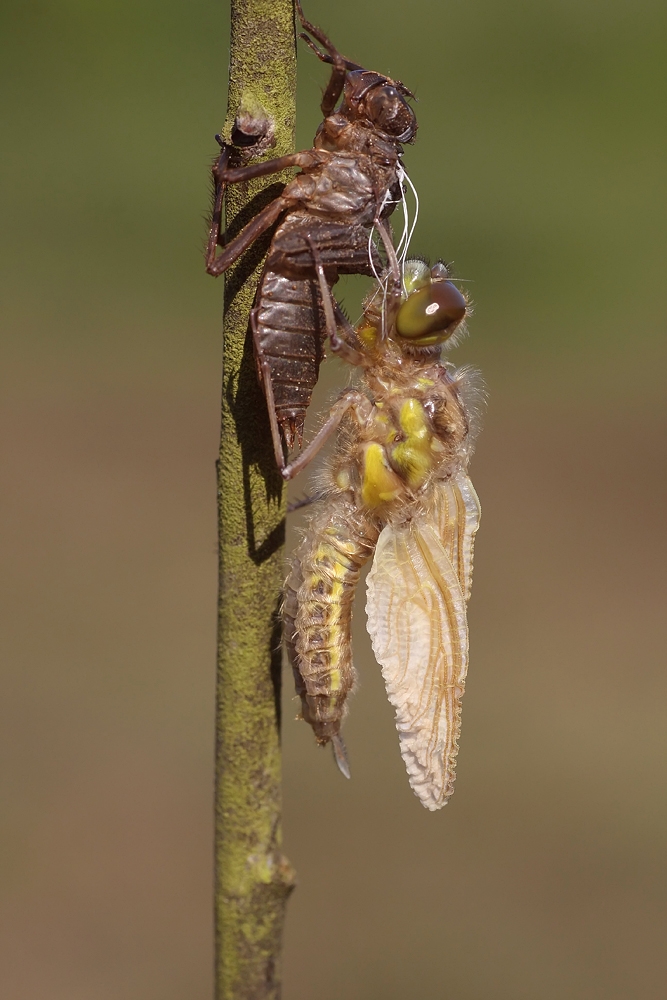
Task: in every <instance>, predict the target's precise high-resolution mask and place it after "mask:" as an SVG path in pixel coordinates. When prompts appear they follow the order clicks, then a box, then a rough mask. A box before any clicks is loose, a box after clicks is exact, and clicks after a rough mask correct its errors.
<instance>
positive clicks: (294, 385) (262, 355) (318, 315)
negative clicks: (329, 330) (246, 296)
mask: <svg viewBox="0 0 667 1000" xmlns="http://www.w3.org/2000/svg"><path fill="white" fill-rule="evenodd" d="M255 301H256V305H255V308H254V309H253V336H254V341H255V355H256V357H257V362H258V367H259V369H260V378H266V377H267V372H266V371H264V372H263V371H262V364H263V363H264V364H265V365H266V366H267V367H268V377H269V378H270V379H271V387H272V390H273V398H274V404H275V411H276V417H277V420H278V423H279V425H280V426H281V428H282V430H283V433H284V435H285V440H286V442H287V445H288V447H291V445H292V443H293V441H294V438H295V437H296V438H297V439H298V440H299V441H300V440H301V436H302V433H303V423H304V420H305V416H306V410H307V409H308V406H309V404H310V399H311V396H312V393H313V389H314V387H315V383H316V382H317V377H318V375H319V370H320V363H321V361H322V358H323V356H324V349H323V341H324V338H325V335H326V329H325V320H324V315H323V313H322V305H321V300H320V294H319V289H318V287H317V282H316V281H314V280H312V281H311V280H310V279H308V278H287V277H285V276H284V275H281V274H277V273H276V272H275V271H269V270H267V271H265V272H264V274H263V276H262V279H261V281H260V284H259V288H258V290H257V298H256V300H255Z"/></svg>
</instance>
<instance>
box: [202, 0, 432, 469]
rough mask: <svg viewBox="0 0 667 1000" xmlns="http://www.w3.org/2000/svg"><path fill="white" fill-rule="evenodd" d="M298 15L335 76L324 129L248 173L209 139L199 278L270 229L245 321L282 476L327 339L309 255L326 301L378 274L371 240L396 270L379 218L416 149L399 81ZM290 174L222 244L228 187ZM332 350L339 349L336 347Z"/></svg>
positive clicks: (222, 267)
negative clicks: (341, 283) (210, 197)
mask: <svg viewBox="0 0 667 1000" xmlns="http://www.w3.org/2000/svg"><path fill="white" fill-rule="evenodd" d="M296 6H297V11H298V15H299V18H300V20H301V24H302V26H303V28H304V29H305V31H306V32H308V34H302V35H301V37H302V38H303V39H304V40H305V41H306V42H307V43H308V44H309V45H310V47H311V48H312V49H313V51H314V52H315V53H316V54H317V56H318V58H320V59H321V60H322V61H323V62H326V63H328V64H330V65H331V78H330V80H329V83H328V85H327V88H326V90H325V92H324V95H323V98H322V104H321V107H322V114H323V115H324V120H323V122H322V123H321V125H320V127H319V128H318V130H317V134H316V136H315V140H314V143H313V148H312V149H309V150H304V151H302V152H299V153H293V154H291V155H288V156H282V157H278V158H276V159H273V160H267V161H264V162H260V163H256V164H251V165H248V166H238V165H236V164H235V150H234V147H233V146H231V145H228V144H226V143H225V142H223V140H222V139H220V137H219V136H216V138H217V139H218V142H219V143H220V145H221V146H222V152H221V153H220V156H219V157H218V159H217V161H216V163H215V165H214V167H213V179H214V203H213V215H212V220H211V229H210V235H209V240H208V245H207V250H206V270H207V271H208V273H209V274H212V275H219V274H222V273H223V272H224V271H226V270H227V269H228V268H229V267H230V266H231V265H232V264H233V263H234V262H235V261H236V260H238V258H239V257H240V256H241V254H242V253H243V252H244V251H245V250H247V249H248V247H249V246H250V245H251V244H252V243H253V242H254V241H255V240H256V239H257V238H258V237H259V236H260V235H261V234H262V233H264V232H266V231H267V230H269V229H270V228H271V227H272V226H274V225H276V224H277V228H276V230H275V232H274V234H273V238H272V240H271V245H270V248H269V254H268V257H267V260H266V264H265V267H264V270H263V273H262V276H261V278H260V282H259V286H258V289H257V294H256V298H255V305H254V308H253V310H252V313H251V317H250V320H251V328H252V333H253V342H254V348H255V357H256V360H257V369H258V375H259V379H260V381H261V383H262V385H263V387H264V392H265V395H266V399H267V405H268V411H269V418H270V421H271V434H272V438H273V447H274V452H275V457H276V462H277V464H278V466H279V468H281V469H282V468H284V466H285V464H286V463H285V457H284V445H286V446H287V449H288V450H289V449H290V448H291V447H292V445H293V444H294V442H295V440H296V441H298V443H299V444H300V443H301V439H302V433H303V424H304V419H305V414H306V410H307V408H308V405H309V404H310V400H311V396H312V391H313V388H314V386H315V383H316V382H317V378H318V374H319V366H320V362H321V360H322V357H323V353H324V341H325V338H326V335H327V326H326V322H325V317H324V312H323V301H322V295H321V290H320V285H319V282H318V280H317V277H316V274H315V268H314V263H313V256H312V252H311V244H312V243H314V244H315V245H316V247H317V251H318V253H319V259H320V261H321V266H322V270H323V273H324V276H325V284H326V288H327V295H328V294H329V290H330V289H331V288H332V286H333V285H334V284H335V282H336V281H337V280H338V277H339V276H340V275H342V274H366V275H371V274H373V273H377V271H378V270H380V269H381V268H382V264H381V260H380V255H379V254H378V250H377V248H376V247H375V245H374V243H373V241H372V234H373V231H374V230H375V231H377V233H378V235H379V238H380V241H381V244H382V247H383V250H384V254H385V256H386V258H387V261H388V262H389V263H390V264H394V263H395V253H394V248H393V244H392V236H391V231H390V228H389V225H388V222H387V217H388V216H389V214H390V213H391V212H392V211H393V209H394V207H395V204H396V202H397V201H399V200H400V199H401V198H402V197H403V190H402V179H403V176H404V170H403V166H402V161H401V156H402V152H403V145H402V144H403V143H406V142H412V141H413V139H414V137H415V134H416V131H417V121H416V118H415V115H414V112H413V110H412V108H411V107H410V105H409V104H408V100H407V99H408V98H410V97H412V95H411V94H410V91H409V90H408V89H407V88H406V87H404V86H403V84H402V83H400V82H399V81H394V80H391V79H390V78H389V77H387V76H383V75H382V74H380V73H375V72H373V71H371V70H366V69H364V68H363V67H362V66H359V65H358V64H356V63H353V62H350V60H348V59H345V58H344V57H343V56H342V55H341V54H340V53H339V52H338V51H337V50H336V48H335V47H334V46H333V45H332V43H331V42H330V41H329V39H328V38H327V36H326V35H325V34H324V33H323V32H322V31H321V30H320V29H319V28H317V27H315V26H314V25H312V24H310V22H309V21H307V20H306V19H305V17H304V15H303V11H302V10H301V6H300V4H299V3H298V0H297V4H296ZM309 36H312V38H311V37H309ZM312 39H315V40H316V41H317V42H318V43H319V44H320V45H321V46H322V48H323V50H324V51H322V50H321V49H320V48H318V46H317V45H316V44H315V42H314V41H312ZM339 101H340V104H339V106H338V108H336V105H337V104H338V102H339ZM289 167H299V168H300V171H301V172H300V173H298V174H297V175H296V176H295V177H294V178H293V179H292V180H291V181H290V182H289V183H288V184H287V185H286V186H285V188H284V189H283V191H282V193H281V194H280V195H279V196H278V197H277V198H275V199H274V200H273V201H272V202H270V204H269V205H267V206H266V207H265V208H264V209H263V210H262V211H261V212H259V214H258V215H257V216H255V218H254V219H252V221H251V222H249V223H248V225H246V227H245V228H244V229H243V230H242V231H241V232H240V233H239V234H238V235H237V236H236V237H235V238H234V239H232V240H230V241H229V242H227V238H226V234H225V233H223V232H221V218H222V203H223V199H224V195H225V190H226V188H227V186H228V185H229V184H237V183H239V182H242V181H247V180H250V179H251V178H253V177H261V176H266V175H269V174H273V173H277V172H279V171H281V170H285V169H286V168H289ZM219 246H220V247H222V250H221V252H220V253H218V252H217V250H218V247H219ZM394 270H395V269H394ZM331 347H332V350H334V351H335V350H337V341H336V338H335V337H334V339H333V342H332V344H331ZM281 434H282V437H281Z"/></svg>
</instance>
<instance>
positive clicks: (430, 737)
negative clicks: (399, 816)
mask: <svg viewBox="0 0 667 1000" xmlns="http://www.w3.org/2000/svg"><path fill="white" fill-rule="evenodd" d="M443 485H444V484H443ZM473 495H474V494H473ZM449 499H450V503H453V504H454V508H453V509H458V510H460V511H461V516H462V517H463V519H464V520H465V519H466V515H465V510H466V509H467V508H466V507H465V502H464V504H463V507H460V506H458V505H457V503H456V500H457V497H456V490H455V491H454V492H453V493H452V494H451V495H450V498H449ZM468 502H469V506H470V510H471V521H472V523H474V517H473V515H474V509H477V508H478V505H477V508H475V506H474V504H473V502H472V499H471V498H470V496H468ZM443 506H444V501H443ZM433 515H434V511H433V509H431V510H430V511H429V512H428V516H427V514H426V513H425V514H424V515H421V516H419V517H417V518H414V519H413V520H412V521H410V522H409V523H407V524H404V525H400V526H393V525H387V526H386V527H385V528H384V529H383V530H382V532H381V534H380V538H379V540H378V544H377V548H376V551H375V559H374V561H373V567H372V569H371V572H370V573H369V576H368V602H367V605H366V610H367V613H368V631H369V633H370V636H371V640H372V643H373V650H374V652H375V656H376V658H377V661H378V663H379V664H380V666H381V667H382V674H383V677H384V679H385V684H386V686H387V694H388V695H389V700H390V701H391V703H392V705H393V706H394V708H395V709H396V727H397V729H398V734H399V741H400V748H401V754H402V755H403V759H404V761H405V765H406V768H407V771H408V778H409V781H410V785H411V786H412V789H413V791H414V792H415V794H416V795H417V797H418V798H419V799H420V800H421V802H422V804H423V805H424V806H426V808H427V809H431V810H434V809H440V808H441V807H442V806H444V805H445V803H446V802H447V799H448V798H449V796H450V795H451V794H452V792H453V791H454V779H455V773H454V772H455V767H456V755H457V753H458V739H459V733H460V729H461V698H462V696H463V690H464V684H465V676H466V671H467V668H468V626H467V621H466V598H465V595H464V591H463V589H462V586H461V583H460V582H459V573H458V572H457V568H459V567H464V569H463V570H462V571H461V572H462V576H463V578H464V579H463V581H462V582H463V583H464V586H467V584H468V578H467V576H466V572H465V566H466V564H467V562H470V560H471V558H472V537H473V536H474V531H473V530H472V529H470V531H466V530H464V531H463V533H462V534H461V533H459V530H458V523H457V522H456V523H455V521H454V520H453V519H452V520H451V523H450V528H449V530H448V531H446V532H444V544H443V540H441V538H440V537H439V534H438V532H439V531H441V530H442V527H443V525H442V521H439V520H438V519H437V518H435V519H434V516H433ZM434 525H437V528H438V531H436V530H435V528H434ZM453 536H455V537H456V542H455V543H454V541H453ZM468 538H470V541H469V542H468ZM453 545H454V546H455V555H456V561H457V564H458V565H457V568H455V565H454V563H453V562H452V559H451V558H450V554H449V552H451V551H452V546H453ZM459 549H460V550H461V558H460V559H459V558H458V555H459ZM468 552H469V554H468V555H466V553H468Z"/></svg>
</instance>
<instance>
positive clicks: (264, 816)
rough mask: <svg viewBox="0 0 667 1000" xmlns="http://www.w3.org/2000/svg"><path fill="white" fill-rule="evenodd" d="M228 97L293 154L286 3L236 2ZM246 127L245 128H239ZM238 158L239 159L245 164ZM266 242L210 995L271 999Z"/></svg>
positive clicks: (280, 527) (242, 280)
mask: <svg viewBox="0 0 667 1000" xmlns="http://www.w3.org/2000/svg"><path fill="white" fill-rule="evenodd" d="M231 16H232V32H231V62H230V77H229V103H228V114H227V121H226V124H225V129H224V137H225V139H226V140H227V141H229V140H230V138H231V135H232V129H233V126H234V121H235V120H236V121H237V124H239V123H240V124H243V123H244V122H245V123H246V124H247V121H248V119H250V120H251V121H252V119H255V120H256V119H258V118H260V119H261V118H262V117H264V118H268V120H269V123H270V125H271V130H272V133H273V137H274V140H275V141H274V142H273V144H272V147H271V148H270V149H269V150H265V152H267V153H268V155H269V156H272V157H273V156H282V155H284V154H286V153H289V152H292V151H293V149H294V123H295V117H296V109H295V95H296V52H295V32H294V20H293V18H294V11H293V2H292V0H232V5H231ZM244 130H245V129H244ZM246 162H247V159H246ZM286 179H287V178H286V177H285V176H280V175H277V176H276V175H274V176H271V177H268V178H262V179H258V180H256V181H252V182H249V183H247V184H238V185H234V186H233V187H231V188H230V189H229V190H228V193H227V199H226V226H227V229H228V230H230V229H231V232H232V233H235V232H238V230H239V228H241V227H242V225H243V224H245V222H247V221H248V219H249V218H251V217H252V216H253V215H255V214H256V212H257V211H259V209H261V208H262V207H263V205H265V204H267V203H268V201H270V200H271V198H272V197H273V196H274V195H275V194H276V193H277V189H276V184H277V183H280V182H284V181H285V180H286ZM267 248H268V238H267V239H265V240H264V241H258V244H256V245H255V246H253V247H251V249H250V250H249V251H248V253H246V254H245V255H244V256H243V257H242V258H241V259H240V260H239V262H238V263H237V264H236V265H235V266H234V267H233V268H232V269H230V271H229V272H228V273H227V275H226V277H225V307H224V347H223V391H222V431H221V441H220V461H219V465H218V503H219V543H220V584H219V586H220V589H219V614H218V672H217V700H216V792H215V945H216V953H215V996H216V1000H265V998H266V1000H278V998H279V996H280V948H281V938H282V929H283V922H284V913H285V903H286V901H287V897H288V896H289V893H290V891H291V889H292V888H293V886H294V872H293V871H292V869H291V867H290V865H289V863H288V861H287V860H286V858H285V857H284V856H283V855H282V852H281V826H280V820H281V787H280V778H281V774H280V732H279V723H280V718H279V707H280V660H281V657H280V622H279V605H280V599H281V591H282V583H283V576H284V567H283V544H284V534H285V504H284V496H283V486H282V480H281V478H280V476H279V475H278V473H277V470H276V468H275V461H274V458H273V451H272V446H271V435H270V431H269V425H268V418H267V413H266V403H265V401H264V397H263V395H262V392H261V389H260V387H259V385H258V383H257V376H256V372H255V363H254V358H253V354H252V344H251V341H250V340H249V337H248V314H249V311H250V308H251V306H252V303H253V298H254V294H255V289H256V286H257V280H258V277H259V273H260V270H261V267H262V263H263V259H264V255H265V253H266V250H267Z"/></svg>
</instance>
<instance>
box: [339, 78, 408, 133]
mask: <svg viewBox="0 0 667 1000" xmlns="http://www.w3.org/2000/svg"><path fill="white" fill-rule="evenodd" d="M412 96H413V95H412V94H411V93H410V91H409V90H408V88H407V87H404V86H403V84H402V83H400V81H394V80H390V79H389V77H388V76H381V75H380V74H379V73H374V72H373V71H372V70H367V69H355V70H352V71H351V72H348V73H347V76H346V79H345V88H344V90H343V104H342V107H341V111H342V112H343V114H345V115H346V116H348V117H350V118H353V119H356V120H357V121H362V122H366V123H368V125H369V126H370V127H371V128H374V129H379V130H380V131H381V132H384V133H385V135H388V136H390V137H391V138H392V139H395V140H396V141H397V142H412V141H413V140H414V137H415V135H416V134H417V118H416V116H415V113H414V111H413V110H412V108H411V107H410V105H409V104H408V102H407V98H408V97H412Z"/></svg>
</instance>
